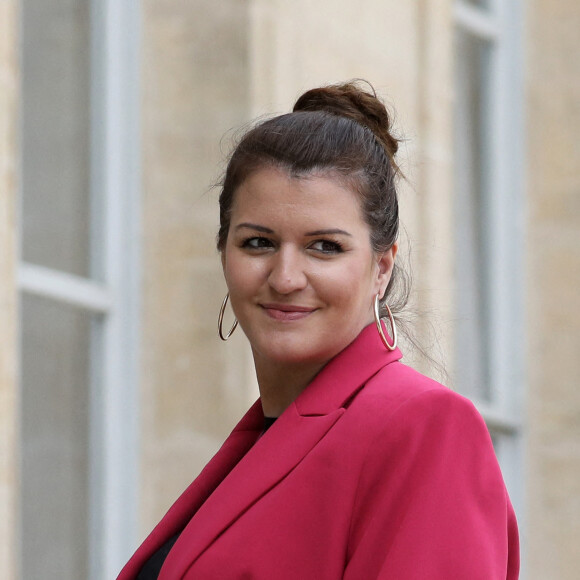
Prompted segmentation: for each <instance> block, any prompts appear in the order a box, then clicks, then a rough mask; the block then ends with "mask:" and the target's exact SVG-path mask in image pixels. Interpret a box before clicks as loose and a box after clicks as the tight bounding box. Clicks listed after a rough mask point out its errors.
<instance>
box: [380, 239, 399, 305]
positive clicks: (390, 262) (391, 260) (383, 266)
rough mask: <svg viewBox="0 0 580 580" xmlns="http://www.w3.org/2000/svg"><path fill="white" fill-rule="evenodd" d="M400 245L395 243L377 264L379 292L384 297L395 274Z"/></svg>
mask: <svg viewBox="0 0 580 580" xmlns="http://www.w3.org/2000/svg"><path fill="white" fill-rule="evenodd" d="M398 249H399V245H398V244H397V242H395V243H394V244H393V245H392V246H391V247H390V248H389V249H388V250H387V251H386V252H384V253H383V254H382V255H381V256H380V257H379V260H378V262H377V266H378V276H377V292H378V293H379V296H380V297H382V296H384V295H385V292H386V291H387V286H388V285H389V281H390V279H391V275H392V274H393V267H394V265H395V256H396V255H397V250H398Z"/></svg>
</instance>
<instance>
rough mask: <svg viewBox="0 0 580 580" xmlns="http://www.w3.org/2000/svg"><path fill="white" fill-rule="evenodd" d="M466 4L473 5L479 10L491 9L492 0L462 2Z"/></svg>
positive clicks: (466, 0) (463, 0)
mask: <svg viewBox="0 0 580 580" xmlns="http://www.w3.org/2000/svg"><path fill="white" fill-rule="evenodd" d="M462 2H463V3H464V4H471V6H476V7H477V8H485V9H489V3H490V0H462Z"/></svg>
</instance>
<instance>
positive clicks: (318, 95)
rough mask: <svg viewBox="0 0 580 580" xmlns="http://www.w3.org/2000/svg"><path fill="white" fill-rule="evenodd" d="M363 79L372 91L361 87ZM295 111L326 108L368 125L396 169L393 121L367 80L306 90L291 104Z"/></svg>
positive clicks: (396, 148)
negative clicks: (392, 131)
mask: <svg viewBox="0 0 580 580" xmlns="http://www.w3.org/2000/svg"><path fill="white" fill-rule="evenodd" d="M362 82H364V83H365V84H366V85H367V86H368V87H369V88H370V90H371V91H372V92H368V91H366V90H363V89H362V88H361V87H360V83H362ZM293 111H294V112H297V111H326V112H327V113H332V114H334V115H339V116H342V117H347V118H349V119H352V120H353V121H356V122H357V123H359V124H361V125H363V126H365V127H368V128H369V129H370V130H371V131H372V132H373V133H374V135H375V137H376V138H377V139H378V140H379V142H380V143H381V144H382V145H383V147H384V148H385V151H386V152H387V154H388V156H389V157H390V159H391V161H392V163H393V165H394V166H395V168H396V169H398V168H397V165H396V164H395V163H394V157H395V154H396V153H397V150H398V149H399V139H397V138H396V137H394V136H393V135H392V134H391V128H392V120H391V117H390V116H389V113H388V112H387V109H386V108H385V105H384V104H383V102H382V101H381V100H380V99H379V98H378V97H377V94H376V92H375V89H374V88H373V86H372V85H371V84H370V83H369V82H368V81H362V80H358V79H357V80H353V81H349V82H346V83H340V84H336V85H329V86H326V87H320V88H317V89H311V90H309V91H306V92H305V93H304V94H303V95H302V96H301V97H300V98H299V99H298V100H297V101H296V104H295V105H294V109H293Z"/></svg>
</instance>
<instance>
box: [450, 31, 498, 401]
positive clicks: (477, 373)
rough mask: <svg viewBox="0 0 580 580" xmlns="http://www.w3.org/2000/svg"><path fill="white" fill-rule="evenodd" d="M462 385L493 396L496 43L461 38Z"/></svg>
mask: <svg viewBox="0 0 580 580" xmlns="http://www.w3.org/2000/svg"><path fill="white" fill-rule="evenodd" d="M456 43H457V44H456V53H455V54H456V89H457V94H456V108H455V115H456V119H455V122H456V156H455V158H456V164H457V171H456V174H457V179H456V212H457V215H456V224H457V227H456V237H457V243H456V245H457V281H458V293H457V311H458V316H457V344H456V353H457V357H456V360H457V365H456V369H457V383H458V387H459V389H460V390H461V391H463V392H464V393H465V394H467V395H468V396H471V397H477V398H481V399H484V400H486V399H489V398H490V376H489V370H490V360H489V345H490V339H491V337H490V331H489V330H490V329H489V323H490V320H489V312H490V303H489V296H490V291H489V289H490V275H489V261H488V257H489V255H490V252H489V243H490V232H489V183H488V182H489V180H488V175H489V139H488V135H487V129H488V127H489V91H488V87H489V85H490V74H489V67H490V59H491V50H492V48H491V45H490V44H489V42H487V41H485V40H482V39H480V38H478V37H475V36H473V35H471V34H469V33H466V32H463V31H461V30H459V31H458V32H457V37H456Z"/></svg>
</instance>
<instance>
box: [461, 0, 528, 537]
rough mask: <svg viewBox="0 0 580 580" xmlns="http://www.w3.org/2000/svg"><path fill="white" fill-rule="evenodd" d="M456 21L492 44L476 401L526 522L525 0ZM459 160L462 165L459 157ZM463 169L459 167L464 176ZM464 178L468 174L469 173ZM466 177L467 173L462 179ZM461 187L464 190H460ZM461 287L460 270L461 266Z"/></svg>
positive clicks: (474, 10) (465, 13) (467, 11)
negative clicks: (485, 262) (482, 344)
mask: <svg viewBox="0 0 580 580" xmlns="http://www.w3.org/2000/svg"><path fill="white" fill-rule="evenodd" d="M454 20H455V26H456V27H457V28H458V29H462V30H463V31H465V32H468V33H469V34H472V35H474V36H476V37H479V38H482V39H486V40H488V41H490V42H491V43H492V45H493V49H492V54H491V64H490V78H489V83H490V86H489V89H490V108H489V110H488V114H489V118H488V119H489V123H488V124H486V125H487V126H486V131H488V133H487V138H488V139H489V143H490V147H489V158H488V162H489V166H490V171H489V176H488V177H489V183H488V185H487V187H486V191H485V193H484V195H486V196H487V202H488V203H489V211H490V220H489V224H488V225H489V227H491V228H492V230H491V232H490V237H491V239H492V240H493V243H492V244H491V245H490V247H489V248H488V247H486V251H488V252H490V253H491V254H490V277H491V284H490V285H489V287H488V288H489V292H490V296H489V299H490V300H489V305H490V307H489V310H490V312H489V319H488V320H489V325H490V326H489V328H490V336H491V339H490V340H489V343H488V344H487V346H488V348H489V355H490V367H491V369H490V371H491V385H490V387H491V401H490V402H483V401H474V402H475V403H476V405H477V407H478V408H479V410H480V412H481V413H482V415H483V417H484V419H485V420H486V422H487V424H488V427H489V429H490V431H491V433H492V434H494V435H497V436H498V437H497V440H496V443H497V455H498V459H499V461H500V464H501V466H502V471H503V474H504V478H505V480H506V484H507V486H508V489H509V491H510V496H511V499H512V502H513V504H514V507H515V509H516V512H517V514H518V519H519V523H520V528H523V527H524V521H523V520H524V517H525V514H524V478H523V473H524V468H523V455H524V453H523V446H524V433H523V404H524V400H523V397H524V386H525V376H524V357H525V340H524V323H523V308H524V304H523V302H524V300H523V298H524V296H525V292H524V271H523V264H524V242H523V240H524V223H525V222H524V218H525V213H524V212H525V202H524V183H523V175H524V162H523V157H524V146H523V143H524V124H523V103H524V90H523V74H522V71H523V49H522V42H523V32H522V25H523V21H524V18H523V5H522V2H521V0H510V1H509V2H506V1H505V0H489V8H487V9H480V8H478V7H476V6H473V5H472V4H468V3H467V2H465V1H462V0H456V2H455V6H454ZM456 165H459V164H456ZM461 170H462V168H461V167H459V166H458V167H457V168H456V171H457V172H458V175H461V174H460V172H461ZM464 178H465V176H464ZM457 181H458V182H462V181H463V180H462V179H461V177H459V178H458V179H457ZM459 194H460V192H459ZM458 286H461V272H458Z"/></svg>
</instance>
